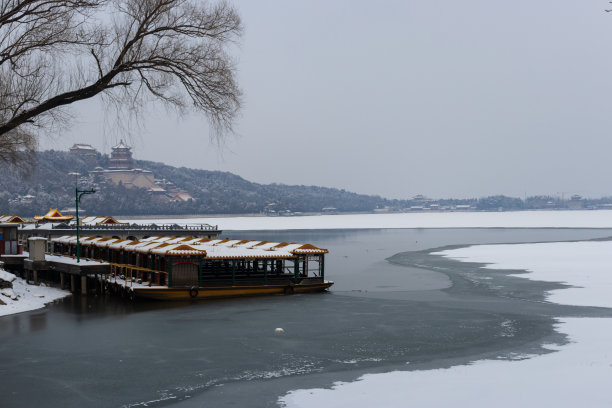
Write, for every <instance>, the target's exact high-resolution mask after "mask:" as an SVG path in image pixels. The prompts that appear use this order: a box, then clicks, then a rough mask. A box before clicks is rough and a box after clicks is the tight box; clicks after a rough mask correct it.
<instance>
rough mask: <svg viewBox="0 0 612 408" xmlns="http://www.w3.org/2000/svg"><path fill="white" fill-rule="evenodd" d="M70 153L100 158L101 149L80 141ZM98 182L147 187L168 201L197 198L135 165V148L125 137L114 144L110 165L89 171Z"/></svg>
mask: <svg viewBox="0 0 612 408" xmlns="http://www.w3.org/2000/svg"><path fill="white" fill-rule="evenodd" d="M70 153H72V154H75V155H79V156H81V157H87V158H93V159H96V157H97V154H98V152H97V151H96V149H94V148H93V147H91V146H90V145H88V144H84V143H76V144H75V145H74V146H72V147H71V148H70ZM89 176H90V178H91V179H92V180H91V181H93V182H94V183H104V182H111V183H113V184H115V185H119V184H121V185H122V186H124V187H126V188H144V189H146V190H147V191H148V192H149V193H150V194H151V195H152V196H154V197H156V198H158V199H161V200H166V201H191V200H194V198H193V196H192V195H191V194H189V192H187V191H185V190H182V189H180V188H177V187H176V186H175V185H174V184H173V183H172V182H169V181H166V180H165V179H162V180H155V175H154V174H153V172H152V171H149V170H143V169H137V168H134V159H133V158H132V148H131V147H130V146H128V145H127V144H126V143H125V142H124V141H123V139H121V140H120V141H119V144H117V145H116V146H113V147H112V151H111V155H110V159H109V163H108V168H106V169H105V168H102V167H99V166H98V167H96V168H95V169H94V170H92V171H90V172H89Z"/></svg>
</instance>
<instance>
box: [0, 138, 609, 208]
mask: <svg viewBox="0 0 612 408" xmlns="http://www.w3.org/2000/svg"><path fill="white" fill-rule="evenodd" d="M134 165H135V167H136V168H141V169H144V170H149V171H152V172H153V173H154V175H155V180H156V181H155V184H153V186H155V187H156V186H158V185H159V187H163V189H161V192H159V191H158V192H152V191H151V190H147V189H139V188H126V187H125V186H123V185H122V184H119V185H116V184H113V183H112V182H111V181H109V180H108V179H104V178H103V177H102V179H101V177H99V176H96V175H95V172H94V173H92V174H90V171H92V170H94V169H95V168H96V167H102V168H108V166H109V157H108V156H107V155H102V154H100V153H95V154H94V155H91V156H89V157H86V156H79V155H75V154H71V153H68V152H60V151H53V150H49V151H44V152H39V153H38V154H37V155H36V156H35V158H34V163H33V169H32V171H31V173H30V174H29V175H28V176H24V175H22V174H19V173H17V172H16V171H15V170H13V169H12V168H11V167H10V166H9V165H7V164H2V163H0V213H9V214H20V215H22V216H32V215H38V214H43V213H45V212H46V211H47V210H48V209H49V208H59V209H60V210H61V209H66V208H68V209H69V208H74V186H75V176H74V175H69V173H75V172H76V173H80V175H81V176H80V184H79V186H80V188H90V187H93V188H95V189H96V190H97V192H96V194H93V195H88V196H86V197H85V198H84V199H83V202H82V204H81V208H83V211H84V213H87V214H96V215H119V216H121V215H164V214H168V215H186V214H194V215H195V214H247V213H268V214H270V215H272V214H287V215H288V214H292V213H296V212H321V211H322V209H323V208H332V209H335V211H336V212H349V211H351V212H359V211H364V212H365V211H418V212H428V211H506V210H527V209H563V208H566V209H567V208H569V209H581V208H589V209H595V208H607V209H612V198H610V197H606V198H600V199H584V198H582V197H580V196H578V195H574V196H571V198H570V199H565V200H564V199H563V198H561V199H560V198H559V197H551V196H535V197H527V198H526V199H524V200H523V199H520V198H514V197H507V196H503V195H497V196H491V197H483V198H478V199H476V198H469V199H452V198H451V199H440V200H432V199H428V198H426V197H423V196H421V195H417V196H415V197H414V198H412V199H411V200H389V199H385V198H382V197H379V196H369V195H364V194H355V193H351V192H348V191H345V190H339V189H335V188H326V187H315V186H288V185H284V184H258V183H252V182H250V181H248V180H245V179H243V178H242V177H240V176H237V175H235V174H232V173H228V172H220V171H208V170H195V169H188V168H185V167H180V168H177V167H173V166H168V165H166V164H163V163H156V162H150V161H142V160H136V161H135V162H134ZM157 183H159V184H157ZM164 191H165V192H164ZM173 191H174V192H175V193H176V192H184V193H188V194H187V195H186V196H185V195H183V199H184V198H185V197H187V200H186V201H172V200H173V194H175V193H173ZM189 197H193V200H190V199H189ZM175 198H176V197H175Z"/></svg>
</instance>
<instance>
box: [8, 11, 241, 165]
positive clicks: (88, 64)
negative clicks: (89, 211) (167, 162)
mask: <svg viewBox="0 0 612 408" xmlns="http://www.w3.org/2000/svg"><path fill="white" fill-rule="evenodd" d="M241 31H242V27H241V21H240V17H239V16H238V14H237V12H236V10H235V9H234V8H233V7H232V6H230V5H229V4H228V3H226V2H224V1H220V2H217V3H214V4H209V3H207V2H205V1H198V0H72V1H70V0H0V160H5V161H6V160H12V159H13V157H16V155H17V153H18V152H19V151H28V150H32V149H33V148H34V147H35V144H36V140H37V135H38V134H39V133H40V132H41V131H44V129H46V128H47V127H48V126H50V125H51V124H53V123H55V122H57V121H58V120H62V121H63V120H65V117H63V116H62V115H61V108H62V107H63V106H67V105H70V104H72V103H75V102H77V101H81V100H84V99H89V98H92V97H94V96H96V95H99V94H103V95H107V96H109V98H108V99H107V100H110V101H112V103H117V104H120V105H125V106H127V107H129V108H130V111H132V110H133V111H134V112H137V110H138V109H140V108H141V107H142V106H144V105H145V104H146V102H148V101H150V100H159V101H161V102H163V103H165V104H167V105H169V106H174V107H176V108H178V109H179V110H185V109H187V108H189V107H191V108H192V109H194V110H195V111H200V112H203V113H204V114H205V115H206V116H207V117H208V119H209V121H210V123H211V125H212V128H213V129H214V130H215V132H214V136H215V137H221V136H223V135H224V134H226V133H227V132H231V131H232V124H233V122H234V120H235V116H236V114H237V112H238V110H239V108H240V102H241V101H240V97H241V92H240V89H239V88H238V85H237V83H236V81H235V66H234V63H233V61H232V59H231V57H230V56H229V52H228V50H227V49H228V46H230V45H231V44H232V43H233V42H235V41H237V40H238V39H239V37H240V35H241ZM92 56H93V59H92V58H91V57H92ZM143 90H144V92H143ZM146 91H148V93H147V92H146Z"/></svg>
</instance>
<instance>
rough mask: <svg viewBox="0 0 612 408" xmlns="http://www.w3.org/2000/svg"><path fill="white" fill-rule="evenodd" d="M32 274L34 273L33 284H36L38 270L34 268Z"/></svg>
mask: <svg viewBox="0 0 612 408" xmlns="http://www.w3.org/2000/svg"><path fill="white" fill-rule="evenodd" d="M33 274H34V284H35V285H38V271H37V270H36V269H34V271H33Z"/></svg>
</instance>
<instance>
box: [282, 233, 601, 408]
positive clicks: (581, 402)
mask: <svg viewBox="0 0 612 408" xmlns="http://www.w3.org/2000/svg"><path fill="white" fill-rule="evenodd" d="M611 249H612V243H610V242H595V241H588V242H558V243H538V244H519V245H475V246H471V247H467V248H460V249H456V250H448V251H443V252H441V254H442V255H444V256H448V257H450V258H453V259H457V260H460V261H465V262H482V263H486V264H487V265H486V267H484V268H482V273H483V274H486V273H487V271H486V269H487V268H494V269H527V270H529V271H530V273H528V274H520V275H517V276H520V277H523V278H532V279H538V280H548V281H555V282H560V281H561V282H566V283H568V284H570V285H575V286H580V288H575V289H574V288H570V289H562V290H558V291H553V292H552V293H551V294H550V297H549V300H551V301H554V302H559V303H564V304H575V305H593V306H607V307H612V302H611V301H610V300H609V297H610V289H611V288H612V286H611V285H612V256H611V255H610V253H611ZM557 329H558V331H559V332H562V333H566V334H567V335H568V337H569V339H570V341H571V343H570V344H568V345H565V346H561V347H555V346H549V348H550V349H551V350H555V351H556V352H554V353H550V354H547V355H543V356H536V357H532V358H530V359H526V360H520V361H499V360H485V361H479V362H476V363H474V364H471V365H466V366H455V367H452V368H449V369H436V370H429V371H396V372H391V373H384V374H368V375H364V376H362V377H360V378H359V379H358V380H357V381H355V382H351V383H342V382H339V383H336V384H334V386H333V387H332V388H331V389H304V390H295V391H291V392H289V393H288V394H287V395H285V396H283V397H282V398H280V400H279V402H280V403H281V404H282V405H284V406H285V407H287V408H305V407H316V408H327V407H345V406H351V407H353V408H361V407H371V406H384V407H406V406H414V407H446V406H470V407H491V406H495V407H516V406H554V407H557V408H563V407H568V408H569V407H575V406H587V407H602V408H603V407H609V406H612V394H611V393H610V392H609V378H610V377H611V376H612V351H610V346H609V345H610V342H612V319H604V318H602V319H596V318H583V319H580V318H571V319H559V325H558V328H557ZM407 363H409V362H407Z"/></svg>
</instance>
